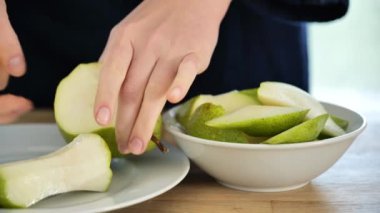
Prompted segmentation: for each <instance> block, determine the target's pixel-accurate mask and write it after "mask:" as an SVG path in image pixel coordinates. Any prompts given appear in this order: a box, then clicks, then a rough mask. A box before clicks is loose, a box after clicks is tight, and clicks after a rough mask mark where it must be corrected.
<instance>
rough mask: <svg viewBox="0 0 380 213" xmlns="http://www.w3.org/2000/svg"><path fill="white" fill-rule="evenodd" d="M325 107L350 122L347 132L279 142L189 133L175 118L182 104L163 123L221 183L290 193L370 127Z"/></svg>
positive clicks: (342, 111)
mask: <svg viewBox="0 0 380 213" xmlns="http://www.w3.org/2000/svg"><path fill="white" fill-rule="evenodd" d="M324 106H325V107H326V109H327V111H328V112H330V113H332V114H334V115H337V116H339V117H341V118H344V119H346V120H348V121H349V127H348V129H347V134H344V135H342V136H339V137H334V138H329V139H325V140H320V141H315V142H307V143H298V144H280V145H267V144H241V143H229V142H219V141H212V140H206V139H201V138H197V137H193V136H190V135H187V134H185V133H184V132H183V131H182V130H181V127H180V125H179V124H178V123H177V121H176V119H175V112H176V110H177V109H178V107H175V108H172V109H170V110H168V111H167V112H166V113H165V114H164V124H165V129H166V131H167V132H168V133H169V134H171V135H172V136H173V138H174V140H175V142H176V143H177V144H178V146H179V147H180V148H181V149H182V150H183V151H184V153H185V154H186V155H187V156H188V157H189V158H190V159H191V160H192V161H193V162H194V163H195V164H197V165H198V166H199V167H200V168H201V169H203V170H204V171H205V172H206V173H208V174H209V175H211V176H212V177H214V178H215V179H216V180H217V181H218V182H219V183H221V184H223V185H225V186H227V187H231V188H235V189H240V190H247V191H256V192H276V191H286V190H292V189H296V188H299V187H302V186H304V185H306V184H307V183H309V182H310V181H311V180H312V179H314V178H316V177H317V176H319V175H320V174H322V173H323V172H325V171H326V170H327V169H329V168H330V167H331V166H332V165H333V164H334V163H335V162H336V161H337V160H338V159H339V158H340V157H341V156H342V155H343V154H344V152H345V151H346V150H347V149H348V147H349V146H350V145H351V144H352V142H353V141H354V140H355V138H356V137H357V136H358V135H359V134H360V133H361V132H362V131H363V130H364V129H365V127H366V121H365V119H364V117H363V116H361V115H360V114H358V113H356V112H354V111H352V110H349V109H347V108H344V107H341V106H337V105H333V104H328V103H324Z"/></svg>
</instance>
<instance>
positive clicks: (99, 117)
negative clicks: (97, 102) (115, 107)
mask: <svg viewBox="0 0 380 213" xmlns="http://www.w3.org/2000/svg"><path fill="white" fill-rule="evenodd" d="M110 117H111V112H110V110H109V109H108V108H107V107H100V109H99V110H98V113H97V114H96V121H97V122H98V123H99V124H102V125H106V124H108V122H109V120H110Z"/></svg>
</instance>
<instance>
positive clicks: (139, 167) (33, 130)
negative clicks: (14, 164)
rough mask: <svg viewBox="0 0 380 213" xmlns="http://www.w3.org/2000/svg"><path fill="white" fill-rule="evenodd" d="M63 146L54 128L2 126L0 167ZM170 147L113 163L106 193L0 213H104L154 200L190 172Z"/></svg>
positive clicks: (75, 194) (186, 162)
mask: <svg viewBox="0 0 380 213" xmlns="http://www.w3.org/2000/svg"><path fill="white" fill-rule="evenodd" d="M63 145H65V142H64V141H63V139H62V137H61V135H60V134H59V132H58V129H57V127H56V125H53V124H20V125H8V126H0V163H5V162H9V161H14V160H21V159H27V158H32V157H36V156H40V155H43V154H46V153H49V152H52V151H54V150H56V149H58V148H60V147H62V146H63ZM166 145H167V144H166ZM167 146H168V147H169V149H170V152H169V153H167V154H162V153H161V152H159V151H158V150H155V151H152V152H149V153H146V154H144V155H142V156H130V157H128V158H126V159H116V160H113V162H112V169H113V172H114V175H113V179H112V183H111V186H110V188H109V190H108V191H107V192H105V193H97V192H71V193H66V194H60V195H56V196H53V197H50V198H46V199H45V200H42V201H40V202H39V203H37V204H36V205H33V206H32V207H30V208H28V209H3V208H0V212H12V213H16V212H54V213H58V212H103V211H110V210H114V209H118V208H122V207H127V206H131V205H134V204H137V203H140V202H143V201H145V200H148V199H151V198H153V197H156V196H158V195H160V194H162V193H164V192H166V191H168V190H169V189H171V188H173V187H174V186H175V185H177V184H178V183H179V182H180V181H181V180H182V179H183V178H184V177H185V176H186V174H187V173H188V171H189V168H190V164H189V160H188V158H187V157H186V156H185V155H184V154H183V153H182V152H181V151H179V150H178V149H176V148H175V147H173V146H170V145H167Z"/></svg>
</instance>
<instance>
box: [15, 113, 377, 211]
mask: <svg viewBox="0 0 380 213" xmlns="http://www.w3.org/2000/svg"><path fill="white" fill-rule="evenodd" d="M379 117H380V116H378V115H371V116H369V117H368V126H367V129H366V130H365V131H364V133H363V134H362V135H360V136H359V138H358V139H357V140H356V141H355V142H354V144H353V145H352V146H351V147H350V148H349V150H348V152H347V153H346V154H345V155H344V156H343V157H342V158H341V159H340V160H339V161H338V162H337V163H336V164H335V165H334V166H333V167H332V168H330V169H329V170H328V171H327V172H325V173H324V174H322V175H321V176H320V177H318V178H316V179H314V180H313V181H312V182H311V183H310V184H308V185H306V186H305V187H303V188H301V189H298V190H294V191H288V192H280V193H254V192H244V191H237V190H233V189H229V188H226V187H223V186H221V185H219V184H218V183H216V182H215V181H214V179H213V178H211V177H210V176H208V175H207V174H205V173H204V172H203V171H201V170H200V169H199V168H197V167H196V166H195V165H193V164H192V165H191V169H190V172H189V174H188V175H187V177H186V178H185V179H184V180H183V181H182V182H181V183H180V184H179V185H177V186H176V187H174V188H173V189H171V190H169V191H168V192H166V193H164V194H162V195H160V196H158V197H156V198H154V199H151V200H149V201H145V202H143V203H141V204H137V205H134V206H132V207H129V208H125V209H120V210H117V211H115V212H165V213H166V212H181V213H182V212H202V213H204V212H211V213H221V212H229V213H230V212H281V213H283V212H285V213H286V212H291V213H294V212H344V213H345V212H365V213H368V212H380V139H379V136H380V118H379ZM19 122H22V123H24V122H54V118H53V114H52V112H51V111H50V110H39V111H34V112H31V113H29V114H27V115H25V116H24V117H23V118H21V120H20V121H19Z"/></svg>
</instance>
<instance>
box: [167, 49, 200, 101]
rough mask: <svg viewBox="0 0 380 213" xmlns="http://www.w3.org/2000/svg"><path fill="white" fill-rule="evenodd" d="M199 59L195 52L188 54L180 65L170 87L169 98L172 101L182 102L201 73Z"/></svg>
mask: <svg viewBox="0 0 380 213" xmlns="http://www.w3.org/2000/svg"><path fill="white" fill-rule="evenodd" d="M199 72H200V69H199V64H198V59H197V57H196V55H195V54H194V53H190V54H188V55H186V56H185V57H184V58H183V60H182V62H181V64H180V65H179V67H178V72H177V76H176V77H175V79H174V81H173V83H172V86H171V87H170V89H169V92H168V95H167V99H168V101H169V102H171V103H173V104H174V103H178V102H180V101H181V100H182V99H183V98H184V97H185V95H186V94H187V92H188V91H189V89H190V86H191V85H192V84H193V82H194V80H195V77H196V76H197V74H199Z"/></svg>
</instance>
